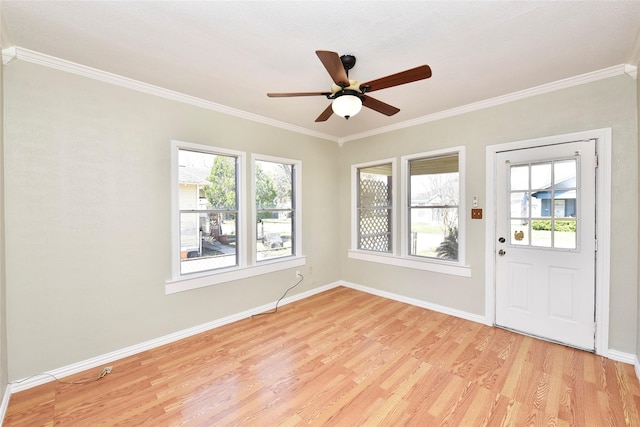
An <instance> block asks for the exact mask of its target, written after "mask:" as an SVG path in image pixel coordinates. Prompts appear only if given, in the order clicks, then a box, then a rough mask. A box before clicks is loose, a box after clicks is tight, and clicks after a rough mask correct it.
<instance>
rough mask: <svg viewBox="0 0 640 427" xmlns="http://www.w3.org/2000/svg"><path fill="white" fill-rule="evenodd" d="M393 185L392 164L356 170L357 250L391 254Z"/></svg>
mask: <svg viewBox="0 0 640 427" xmlns="http://www.w3.org/2000/svg"><path fill="white" fill-rule="evenodd" d="M392 183H393V177H392V164H391V163H385V164H381V165H375V166H367V167H361V168H358V169H357V202H356V211H357V227H358V229H357V244H358V249H361V250H366V251H373V252H386V253H391V252H392V249H393V245H392V242H393V238H392V237H393V233H392V230H393V223H392V214H393V203H392Z"/></svg>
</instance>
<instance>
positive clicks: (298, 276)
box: [296, 270, 302, 279]
mask: <svg viewBox="0 0 640 427" xmlns="http://www.w3.org/2000/svg"><path fill="white" fill-rule="evenodd" d="M301 277H302V274H301V273H300V270H296V279H299V278H301Z"/></svg>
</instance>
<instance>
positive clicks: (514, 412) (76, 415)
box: [4, 287, 640, 427]
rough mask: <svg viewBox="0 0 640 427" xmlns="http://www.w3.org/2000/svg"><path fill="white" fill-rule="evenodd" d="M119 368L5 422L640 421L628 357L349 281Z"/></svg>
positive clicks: (16, 406)
mask: <svg viewBox="0 0 640 427" xmlns="http://www.w3.org/2000/svg"><path fill="white" fill-rule="evenodd" d="M112 365H113V372H112V373H111V374H109V375H107V376H106V377H104V378H103V379H101V380H99V381H98V382H94V383H91V384H86V385H64V384H60V383H56V382H51V383H48V384H44V385H42V386H39V387H36V388H32V389H29V390H26V391H23V392H20V393H16V394H14V395H13V396H12V397H11V400H10V403H9V408H8V411H7V415H6V417H5V424H4V425H5V426H30V427H31V426H42V425H45V426H53V425H55V426H105V425H106V426H113V425H119V426H140V425H144V426H176V425H180V426H182V425H184V426H227V425H250V426H292V425H307V424H311V425H323V426H324V425H337V426H356V425H367V426H369V425H388V426H400V425H414V426H445V425H447V426H511V425H513V426H523V425H527V426H529V425H531V426H536V425H544V426H565V425H573V426H598V427H599V426H625V425H626V426H640V416H639V412H640V409H639V406H640V385H639V383H638V380H637V379H636V377H635V373H634V370H633V366H631V365H626V364H623V363H618V362H613V361H611V360H608V359H604V358H602V357H599V356H595V355H593V354H590V353H586V352H582V351H579V350H574V349H569V348H566V347H563V346H560V345H556V344H551V343H547V342H543V341H539V340H536V339H533V338H529V337H525V336H522V335H518V334H515V333H512V332H508V331H505V330H501V329H497V328H491V327H488V326H485V325H481V324H477V323H474V322H470V321H466V320H462V319H458V318H455V317H451V316H447V315H444V314H440V313H436V312H432V311H429V310H425V309H421V308H417V307H414V306H410V305H407V304H403V303H399V302H395V301H390V300H387V299H383V298H380V297H376V296H372V295H369V294H365V293H362V292H358V291H355V290H352V289H347V288H342V287H339V288H336V289H332V290H330V291H327V292H324V293H322V294H319V295H316V296H313V297H311V298H308V299H305V300H302V301H298V302H295V303H292V304H289V305H286V306H283V307H280V309H279V310H278V312H277V313H276V314H273V315H266V316H260V317H257V318H254V319H245V320H242V321H239V322H236V323H234V324H231V325H227V326H224V327H221V328H218V329H215V330H213V331H210V332H207V333H203V334H200V335H197V336H194V337H191V338H189V339H185V340H182V341H180V342H177V343H173V344H170V345H166V346H163V347H160V348H157V349H154V350H150V351H146V352H144V353H141V354H138V355H136V356H132V357H129V358H126V359H123V360H120V361H117V362H114V363H113V364H112ZM101 371H102V368H97V369H95V370H92V371H90V372H84V373H82V374H78V375H75V376H73V377H69V378H66V379H65V380H76V381H77V380H81V379H85V378H91V377H94V376H97V375H98V374H99V373H100V372H101Z"/></svg>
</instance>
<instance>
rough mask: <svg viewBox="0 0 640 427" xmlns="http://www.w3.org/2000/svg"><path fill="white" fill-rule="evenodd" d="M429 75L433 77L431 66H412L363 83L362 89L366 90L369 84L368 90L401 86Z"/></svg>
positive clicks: (426, 77)
mask: <svg viewBox="0 0 640 427" xmlns="http://www.w3.org/2000/svg"><path fill="white" fill-rule="evenodd" d="M429 77H431V68H430V67H429V66H428V65H421V66H419V67H416V68H411V69H410V70H405V71H401V72H399V73H396V74H391V75H390V76H386V77H381V78H379V79H376V80H371V81H370V82H366V83H362V84H361V85H360V90H365V87H367V86H368V88H367V89H366V91H367V92H373V91H374V90H380V89H386V88H388V87H393V86H400V85H403V84H406V83H411V82H415V81H418V80H423V79H428V78H429Z"/></svg>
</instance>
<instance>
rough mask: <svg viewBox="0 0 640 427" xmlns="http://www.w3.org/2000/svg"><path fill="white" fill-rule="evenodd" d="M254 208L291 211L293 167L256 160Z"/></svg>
mask: <svg viewBox="0 0 640 427" xmlns="http://www.w3.org/2000/svg"><path fill="white" fill-rule="evenodd" d="M255 167H256V170H255V173H256V206H257V208H258V209H269V208H278V209H291V208H292V191H291V189H292V188H293V184H292V182H293V165H289V164H284V163H275V162H267V161H263V160H256V164H255Z"/></svg>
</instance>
